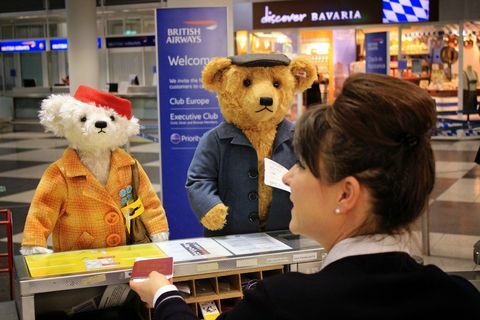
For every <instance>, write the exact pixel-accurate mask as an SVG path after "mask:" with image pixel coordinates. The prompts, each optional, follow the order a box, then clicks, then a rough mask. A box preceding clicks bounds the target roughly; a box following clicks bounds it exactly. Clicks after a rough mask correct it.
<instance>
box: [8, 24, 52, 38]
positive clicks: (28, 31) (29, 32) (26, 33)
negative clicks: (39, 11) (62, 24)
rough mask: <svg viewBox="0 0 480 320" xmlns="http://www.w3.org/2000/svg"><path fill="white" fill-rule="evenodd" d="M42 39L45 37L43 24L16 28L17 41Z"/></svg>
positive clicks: (17, 26)
mask: <svg viewBox="0 0 480 320" xmlns="http://www.w3.org/2000/svg"><path fill="white" fill-rule="evenodd" d="M42 37H45V32H44V30H43V24H37V25H16V26H15V38H17V39H22V38H23V39H25V38H42Z"/></svg>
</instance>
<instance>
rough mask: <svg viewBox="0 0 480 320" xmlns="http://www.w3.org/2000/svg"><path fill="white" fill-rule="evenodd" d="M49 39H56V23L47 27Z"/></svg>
mask: <svg viewBox="0 0 480 320" xmlns="http://www.w3.org/2000/svg"><path fill="white" fill-rule="evenodd" d="M48 32H49V35H50V37H58V25H57V24H56V23H54V24H49V25H48Z"/></svg>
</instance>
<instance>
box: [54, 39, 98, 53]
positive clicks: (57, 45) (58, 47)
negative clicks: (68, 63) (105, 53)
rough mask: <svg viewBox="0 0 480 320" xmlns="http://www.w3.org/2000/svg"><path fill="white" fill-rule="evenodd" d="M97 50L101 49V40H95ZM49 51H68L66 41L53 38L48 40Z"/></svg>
mask: <svg viewBox="0 0 480 320" xmlns="http://www.w3.org/2000/svg"><path fill="white" fill-rule="evenodd" d="M97 48H98V49H101V48H102V39H101V38H100V37H98V38H97ZM50 50H51V51H65V50H68V39H67V38H55V39H50Z"/></svg>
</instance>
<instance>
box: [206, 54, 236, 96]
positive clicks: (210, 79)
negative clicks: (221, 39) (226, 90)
mask: <svg viewBox="0 0 480 320" xmlns="http://www.w3.org/2000/svg"><path fill="white" fill-rule="evenodd" d="M231 65H232V60H230V59H228V58H215V59H213V60H212V61H210V62H209V63H208V64H207V65H206V66H205V68H203V71H202V83H203V87H204V88H205V89H207V90H209V91H215V92H218V91H219V90H220V88H221V85H222V81H223V74H224V73H225V71H226V70H228V68H229V67H230V66H231Z"/></svg>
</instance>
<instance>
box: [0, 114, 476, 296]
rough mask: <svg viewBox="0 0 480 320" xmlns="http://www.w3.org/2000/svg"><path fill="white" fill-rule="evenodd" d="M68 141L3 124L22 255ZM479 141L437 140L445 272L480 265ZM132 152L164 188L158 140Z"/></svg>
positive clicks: (437, 203) (0, 173)
mask: <svg viewBox="0 0 480 320" xmlns="http://www.w3.org/2000/svg"><path fill="white" fill-rule="evenodd" d="M66 145H67V142H66V141H65V140H63V139H58V138H55V137H53V135H51V134H49V133H44V132H43V129H42V127H41V126H40V125H39V124H38V123H37V122H36V121H33V122H30V123H16V124H15V125H11V124H3V125H2V124H0V208H10V209H12V210H13V213H14V228H13V229H14V242H15V244H14V250H15V253H16V254H18V250H19V247H20V242H21V238H22V231H23V224H24V222H25V217H26V215H27V212H28V207H29V203H30V201H31V199H32V197H33V193H34V190H35V188H36V186H37V184H38V182H39V179H40V177H41V175H42V173H43V171H44V170H45V168H46V167H47V166H48V165H49V164H50V163H51V162H53V161H55V160H57V159H58V158H59V157H60V156H61V155H62V153H63V149H64V148H65V146H66ZM479 145H480V141H434V142H433V146H434V151H435V157H436V161H437V163H436V164H437V181H436V186H435V190H434V192H433V194H432V199H431V206H430V211H429V215H430V220H429V225H430V253H431V256H428V257H427V256H424V261H425V262H426V263H432V264H436V265H438V266H439V267H441V268H443V269H444V270H445V271H449V272H450V271H472V270H480V267H479V266H476V265H475V264H474V263H473V259H472V252H473V245H474V243H475V242H477V241H479V240H480V166H477V165H476V164H475V163H474V162H473V159H474V157H475V154H476V151H477V149H478V147H479ZM130 152H131V153H132V154H133V155H134V156H135V157H136V158H137V159H138V160H139V161H140V163H141V164H142V165H143V166H144V168H145V170H146V171H147V173H148V175H149V177H150V179H151V181H152V183H153V184H154V186H155V187H156V188H157V190H158V189H159V159H158V152H159V145H158V143H153V142H150V141H149V140H146V139H143V138H140V137H135V138H133V139H131V143H130ZM2 186H3V187H2ZM418 226H419V224H418ZM418 230H419V227H418ZM414 236H415V238H416V239H417V240H416V241H414V242H415V247H416V249H417V250H418V252H419V254H421V241H420V240H419V239H421V234H420V232H419V231H415V232H414ZM5 241H6V239H5V231H4V230H3V229H0V250H4V249H5ZM3 278H4V276H3V275H2V276H0V284H1V285H0V287H3V288H4V287H5V286H4V285H3V284H4V283H5V282H4V279H3ZM2 280H3V281H2ZM5 290H6V289H0V301H2V300H5V299H6V292H5Z"/></svg>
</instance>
